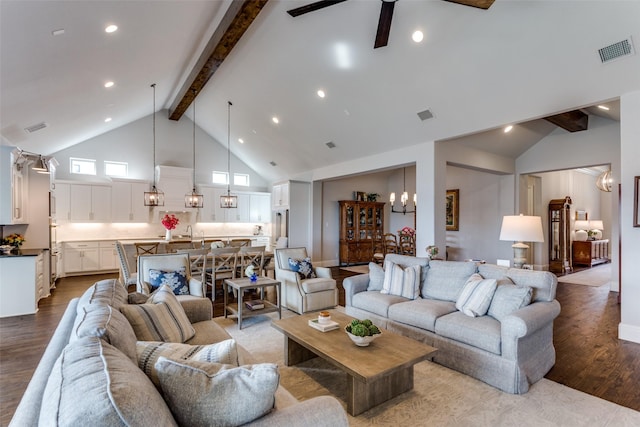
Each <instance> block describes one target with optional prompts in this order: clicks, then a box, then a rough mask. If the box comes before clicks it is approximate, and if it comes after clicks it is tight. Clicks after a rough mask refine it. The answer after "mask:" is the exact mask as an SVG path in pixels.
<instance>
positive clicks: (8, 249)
mask: <svg viewBox="0 0 640 427" xmlns="http://www.w3.org/2000/svg"><path fill="white" fill-rule="evenodd" d="M12 249H13V246H11V245H2V246H0V252H2V253H4V254H8V253H10V252H11V250H12Z"/></svg>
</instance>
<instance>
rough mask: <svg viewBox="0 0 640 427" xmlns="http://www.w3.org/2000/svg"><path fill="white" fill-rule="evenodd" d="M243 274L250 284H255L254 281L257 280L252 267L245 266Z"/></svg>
mask: <svg viewBox="0 0 640 427" xmlns="http://www.w3.org/2000/svg"><path fill="white" fill-rule="evenodd" d="M244 274H246V276H247V277H248V278H249V280H251V281H252V282H255V281H256V280H258V275H257V274H256V272H255V271H254V270H253V265H249V266H247V268H245V270H244Z"/></svg>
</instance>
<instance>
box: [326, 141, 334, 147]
mask: <svg viewBox="0 0 640 427" xmlns="http://www.w3.org/2000/svg"><path fill="white" fill-rule="evenodd" d="M325 145H326V146H327V147H329V148H336V144H334V143H333V141H329V142H327V143H326V144H325Z"/></svg>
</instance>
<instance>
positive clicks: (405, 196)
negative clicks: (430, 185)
mask: <svg viewBox="0 0 640 427" xmlns="http://www.w3.org/2000/svg"><path fill="white" fill-rule="evenodd" d="M408 201H409V194H408V193H407V168H402V196H400V202H401V203H402V210H401V211H397V210H395V207H394V206H393V205H394V204H395V202H396V193H391V194H390V195H389V202H390V203H391V212H395V213H401V214H403V215H406V214H408V213H414V212H415V208H416V207H417V206H418V197H417V196H416V194H415V193H414V194H413V206H414V210H412V211H408V210H407V202H408Z"/></svg>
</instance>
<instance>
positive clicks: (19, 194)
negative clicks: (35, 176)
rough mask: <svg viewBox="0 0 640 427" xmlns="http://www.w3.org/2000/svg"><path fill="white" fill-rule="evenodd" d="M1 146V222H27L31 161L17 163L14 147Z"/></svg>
mask: <svg viewBox="0 0 640 427" xmlns="http://www.w3.org/2000/svg"><path fill="white" fill-rule="evenodd" d="M0 148H1V149H2V151H1V152H0V157H1V160H0V163H1V164H2V167H1V168H0V169H1V170H0V224H7V225H8V224H27V223H28V216H27V213H28V212H27V207H28V199H29V194H28V189H29V182H28V181H29V169H28V168H29V167H30V166H29V165H30V163H29V162H26V163H20V164H19V165H18V164H16V155H15V154H14V153H13V150H14V147H9V146H3V147H0Z"/></svg>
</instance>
